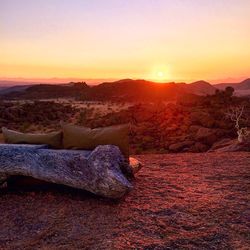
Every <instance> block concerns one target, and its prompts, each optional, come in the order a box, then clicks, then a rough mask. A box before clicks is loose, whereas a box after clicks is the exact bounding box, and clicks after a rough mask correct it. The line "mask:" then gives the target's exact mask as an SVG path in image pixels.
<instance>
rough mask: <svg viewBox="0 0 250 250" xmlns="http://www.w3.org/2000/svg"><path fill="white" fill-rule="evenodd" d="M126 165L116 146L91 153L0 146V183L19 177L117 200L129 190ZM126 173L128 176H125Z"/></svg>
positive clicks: (99, 147) (40, 147) (24, 146)
mask: <svg viewBox="0 0 250 250" xmlns="http://www.w3.org/2000/svg"><path fill="white" fill-rule="evenodd" d="M128 168H129V167H128V164H127V163H126V161H124V158H123V156H122V154H121V152H120V150H119V149H118V147H116V146H112V145H103V146H98V147H96V149H95V150H93V151H84V150H51V149H47V148H46V146H27V145H5V144H1V145H0V181H1V182H3V181H5V180H6V179H7V178H8V177H9V176H12V175H22V176H31V177H33V178H36V179H39V180H43V181H47V182H52V183H57V184H63V185H67V186H70V187H74V188H79V189H84V190H87V191H89V192H92V193H94V194H97V195H100V196H104V197H108V198H120V197H122V196H123V195H124V194H125V193H126V192H127V191H129V190H130V189H131V188H132V185H131V184H130V182H129V181H128V179H127V178H126V177H125V175H124V174H126V173H127V172H128ZM128 174H129V173H128Z"/></svg>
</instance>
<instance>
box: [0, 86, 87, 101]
mask: <svg viewBox="0 0 250 250" xmlns="http://www.w3.org/2000/svg"><path fill="white" fill-rule="evenodd" d="M21 87H22V86H15V87H11V88H13V91H11V88H8V89H4V90H2V91H1V92H2V98H6V99H50V98H64V97H65V98H69V97H76V96H78V95H79V94H80V93H81V92H84V91H86V90H88V89H89V88H90V87H89V86H88V85H87V84H86V83H85V82H79V83H70V84H36V85H31V86H28V87H27V86H25V89H23V88H21ZM1 92H0V95H1ZM6 92H7V93H6Z"/></svg>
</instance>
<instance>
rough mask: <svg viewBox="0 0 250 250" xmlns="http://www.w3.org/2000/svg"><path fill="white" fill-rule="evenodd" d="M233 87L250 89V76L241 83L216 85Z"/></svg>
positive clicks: (222, 87)
mask: <svg viewBox="0 0 250 250" xmlns="http://www.w3.org/2000/svg"><path fill="white" fill-rule="evenodd" d="M229 86H230V87H233V88H234V89H235V90H249V89H250V78H247V79H246V80H244V81H242V82H239V83H220V84H216V85H215V87H216V88H218V89H225V88H226V87H229Z"/></svg>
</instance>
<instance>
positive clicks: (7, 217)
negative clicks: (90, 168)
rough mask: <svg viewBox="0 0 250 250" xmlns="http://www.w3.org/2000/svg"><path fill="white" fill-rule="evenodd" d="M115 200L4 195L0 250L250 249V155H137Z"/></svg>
mask: <svg viewBox="0 0 250 250" xmlns="http://www.w3.org/2000/svg"><path fill="white" fill-rule="evenodd" d="M137 158H138V159H140V160H141V161H142V162H143V163H144V165H145V166H144V168H143V169H141V171H140V172H139V173H138V174H137V176H136V179H135V180H134V189H133V191H132V192H130V193H129V194H127V196H126V197H124V198H123V199H122V200H120V201H110V200H106V199H101V198H98V197H95V196H94V195H91V194H88V193H85V192H82V191H76V190H73V189H68V188H62V187H60V188H59V187H55V186H54V187H47V189H45V190H43V191H41V190H40V191H37V190H32V189H31V190H29V191H27V190H18V191H17V190H7V189H2V190H1V195H0V221H1V226H0V249H67V250H68V249H249V248H250V237H249V235H250V225H249V224H248V222H249V221H248V219H249V216H250V212H249V211H250V209H249V208H250V207H249V190H250V178H249V177H250V176H249V173H250V154H249V153H243V152H236V153H203V154H191V153H185V154H165V155H160V154H158V155H140V156H137Z"/></svg>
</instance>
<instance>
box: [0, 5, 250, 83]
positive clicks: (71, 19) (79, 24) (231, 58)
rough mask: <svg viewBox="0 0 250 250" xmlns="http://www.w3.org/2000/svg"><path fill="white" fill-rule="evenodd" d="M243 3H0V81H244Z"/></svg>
mask: <svg viewBox="0 0 250 250" xmlns="http://www.w3.org/2000/svg"><path fill="white" fill-rule="evenodd" d="M249 11H250V0H174V1H173V0H105V1H104V0H36V1H34V0H0V79H12V78H25V79H26V78H27V79H50V78H55V79H57V80H58V79H59V81H60V79H62V78H63V79H64V78H67V79H71V78H74V79H92V80H95V79H122V78H134V79H138V78H140V79H142V78H143V79H149V80H155V81H186V82H191V81H194V80H200V79H204V80H210V81H214V82H216V81H218V82H219V81H232V80H236V79H244V78H246V77H250V17H249Z"/></svg>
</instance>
